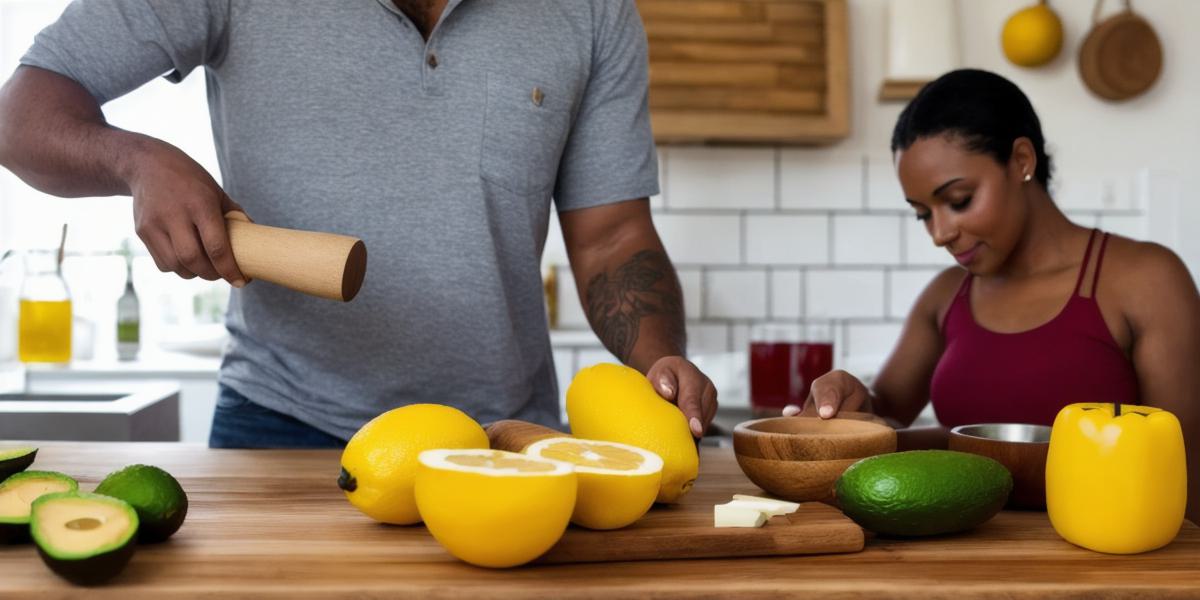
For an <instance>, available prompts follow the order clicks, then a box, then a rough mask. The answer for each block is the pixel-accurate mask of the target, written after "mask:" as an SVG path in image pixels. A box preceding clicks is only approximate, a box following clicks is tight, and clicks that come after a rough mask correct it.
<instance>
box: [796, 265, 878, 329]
mask: <svg viewBox="0 0 1200 600" xmlns="http://www.w3.org/2000/svg"><path fill="white" fill-rule="evenodd" d="M804 287H805V289H804V298H805V300H804V304H805V309H806V310H805V316H806V317H809V318H835V319H841V318H855V317H863V318H881V317H883V314H884V308H883V271H882V270H875V269H864V270H836V271H835V270H813V271H809V272H808V277H807V279H806V281H805V286H804Z"/></svg>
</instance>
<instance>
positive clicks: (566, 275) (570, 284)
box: [558, 266, 590, 329]
mask: <svg viewBox="0 0 1200 600" xmlns="http://www.w3.org/2000/svg"><path fill="white" fill-rule="evenodd" d="M558 326H559V327H560V328H562V329H587V328H588V327H590V326H589V325H588V322H587V315H586V314H585V313H584V312H583V305H581V304H580V303H579V291H578V290H577V289H575V276H574V275H572V274H571V269H570V268H569V267H566V266H562V267H559V269H558Z"/></svg>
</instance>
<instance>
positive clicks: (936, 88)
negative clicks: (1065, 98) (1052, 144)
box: [892, 69, 1050, 188]
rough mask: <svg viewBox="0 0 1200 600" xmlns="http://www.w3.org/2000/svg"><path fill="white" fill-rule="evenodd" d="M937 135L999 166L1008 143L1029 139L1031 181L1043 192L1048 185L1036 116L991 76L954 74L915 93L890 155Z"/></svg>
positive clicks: (1010, 87)
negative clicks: (1032, 156)
mask: <svg viewBox="0 0 1200 600" xmlns="http://www.w3.org/2000/svg"><path fill="white" fill-rule="evenodd" d="M937 135H951V136H954V137H956V138H959V139H960V140H962V142H963V143H964V144H965V145H966V147H967V149H968V150H971V151H973V152H980V153H983V154H987V155H988V156H991V157H992V158H994V159H995V160H996V161H997V162H999V163H1000V164H1002V165H1007V164H1008V159H1009V158H1010V157H1011V156H1012V148H1013V142H1014V141H1016V139H1017V138H1022V137H1025V138H1029V141H1031V142H1033V150H1034V152H1036V153H1037V169H1036V170H1035V171H1034V173H1033V176H1034V178H1036V179H1037V180H1038V182H1039V183H1041V184H1042V187H1043V188H1048V186H1049V183H1050V157H1049V156H1047V155H1046V140H1045V138H1043V137H1042V124H1041V122H1040V121H1038V116H1037V113H1036V112H1034V110H1033V105H1032V104H1030V103H1029V98H1027V97H1026V96H1025V94H1024V93H1023V92H1022V91H1021V88H1018V87H1017V86H1016V84H1014V83H1013V82H1011V81H1009V80H1007V79H1005V78H1003V77H1001V76H999V75H997V74H995V73H991V72H988V71H980V70H978V69H959V70H957V71H951V72H949V73H946V74H945V75H942V76H941V77H938V78H937V79H936V80H934V81H932V82H930V83H929V84H927V85H926V86H925V87H923V88H921V91H920V92H918V93H917V96H916V97H915V98H913V99H912V101H911V102H909V103H908V106H907V107H905V108H904V112H902V113H900V118H899V119H896V129H895V130H894V131H893V132H892V153H893V154H894V153H895V152H896V151H897V150H905V149H907V148H908V147H909V146H911V145H912V144H913V142H915V141H917V140H918V139H920V138H925V137H933V136H937Z"/></svg>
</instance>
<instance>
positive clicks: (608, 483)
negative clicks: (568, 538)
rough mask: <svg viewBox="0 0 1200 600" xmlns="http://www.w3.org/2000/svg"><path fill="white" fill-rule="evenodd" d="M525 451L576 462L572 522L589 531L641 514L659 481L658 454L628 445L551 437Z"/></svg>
mask: <svg viewBox="0 0 1200 600" xmlns="http://www.w3.org/2000/svg"><path fill="white" fill-rule="evenodd" d="M525 454H527V455H529V456H536V457H539V458H549V459H552V460H561V461H564V462H568V463H571V464H573V465H575V474H576V475H578V477H579V494H578V497H577V498H576V499H575V512H574V513H573V514H572V515H571V522H572V523H574V524H576V525H579V526H581V527H587V528H589V529H618V528H620V527H625V526H626V525H629V524H631V523H633V522H634V521H637V520H638V519H640V518H642V515H644V514H646V511H648V510H650V506H651V505H652V504H654V499H655V498H656V497H657V496H658V489H659V485H660V484H661V483H662V471H663V460H662V458H660V457H659V456H658V455H657V454H655V453H653V452H651V451H649V450H644V449H642V448H638V447H636V446H630V445H628V444H619V443H617V442H601V441H595V440H581V439H578V438H573V437H555V438H547V439H544V440H539V441H537V442H534V443H533V444H530V445H529V447H528V448H526V449H525Z"/></svg>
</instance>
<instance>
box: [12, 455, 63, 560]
mask: <svg viewBox="0 0 1200 600" xmlns="http://www.w3.org/2000/svg"><path fill="white" fill-rule="evenodd" d="M78 489H79V483H77V482H76V481H75V480H74V479H71V478H70V477H67V476H66V475H63V474H62V473H54V472H51V471H25V472H23V473H17V474H16V475H13V476H11V477H9V478H8V479H5V480H4V481H3V482H0V544H19V543H23V542H28V541H29V505H30V504H32V503H33V501H34V500H36V499H37V498H38V497H39V496H42V495H44V494H50V493H53V492H73V491H75V490H78Z"/></svg>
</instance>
